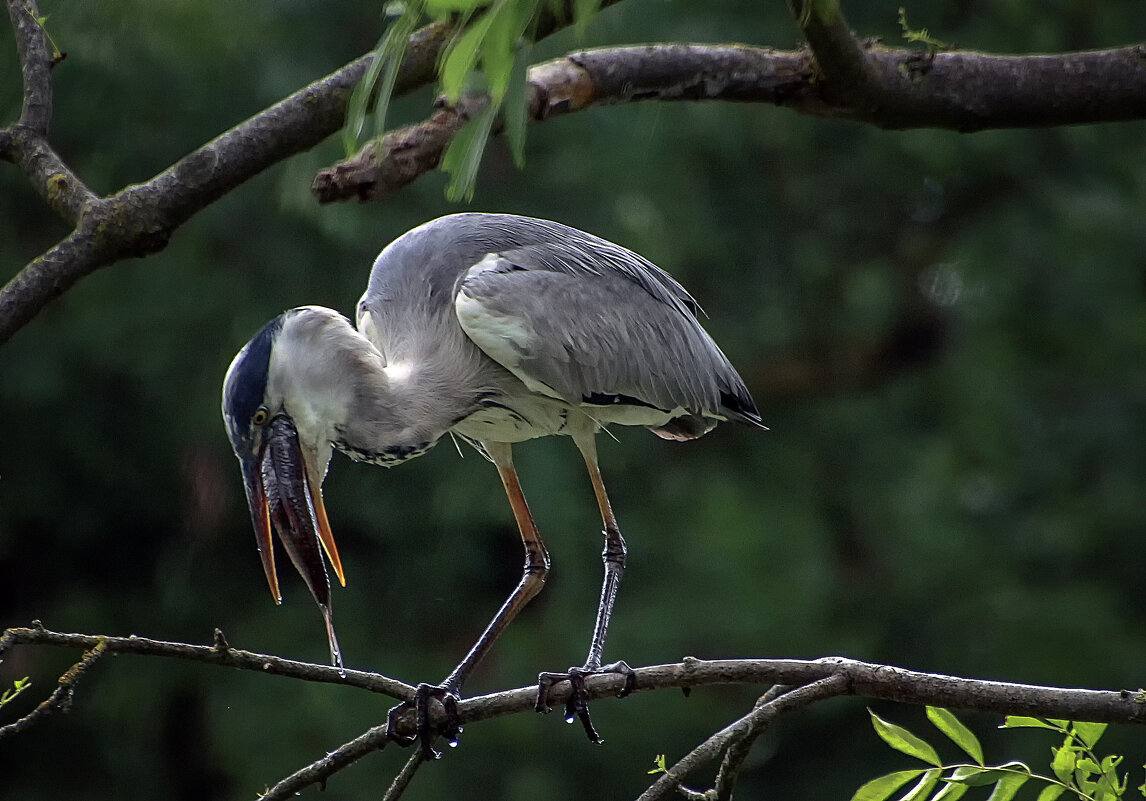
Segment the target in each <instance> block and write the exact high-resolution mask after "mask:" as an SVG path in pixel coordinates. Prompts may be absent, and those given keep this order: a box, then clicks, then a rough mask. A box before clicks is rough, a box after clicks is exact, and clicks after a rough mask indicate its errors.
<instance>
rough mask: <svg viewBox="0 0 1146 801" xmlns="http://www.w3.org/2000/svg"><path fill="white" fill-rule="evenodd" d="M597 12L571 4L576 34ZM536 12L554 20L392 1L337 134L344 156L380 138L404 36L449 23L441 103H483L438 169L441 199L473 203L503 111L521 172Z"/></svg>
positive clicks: (540, 6)
mask: <svg viewBox="0 0 1146 801" xmlns="http://www.w3.org/2000/svg"><path fill="white" fill-rule="evenodd" d="M599 6H600V0H575V2H574V3H573V4H572V9H573V14H574V21H575V22H576V24H577V26H578V28H583V27H584V25H585V24H586V23H587V22H588V20H589V19H590V18H591V17H592V16H593V14H595V13H596V11H597V9H598V7H599ZM544 11H549V12H551V13H560V4H558V3H553V2H546V1H545V0H493V2H492V3H491V2H489V0H392V2H390V3H388V4H387V5H386V8H385V16H386V17H387V19H388V24H387V26H386V31H385V32H384V33H383V34H382V38H381V39H380V40H379V41H378V45H377V47H375V49H374V61H373V62H372V63H371V65H370V69H369V70H368V71H367V73H366V75H365V76H364V77H363V79H362V82H361V83H360V84H359V85H358V87H357V88H356V89H355V91H354V94H353V95H352V97H351V100H350V104H349V107H348V109H347V115H346V126H345V128H344V129H343V134H342V140H343V147H344V148H345V150H346V155H347V156H348V157H349V156H352V155H354V154H355V153H356V152H357V151H358V150H359V148H360V147H361V146H362V144H363V141H364V139H372V138H377V137H379V136H381V135H382V134H383V133H384V132H385V130H386V112H387V109H388V107H389V104H390V97H391V95H392V93H393V90H394V82H395V80H396V78H397V75H398V71H399V67H400V66H401V63H402V58H403V57H404V55H405V53H406V44H407V42H408V41H409V39H410V34H412V33H413V32H414V30H415V29H416V28H417V27H418V26H419V25H420V24H422V23H423V22H425V21H426V20H435V21H437V20H450V21H451V22H452V23H453V24H452V30H453V35H452V37H451V40H450V42H449V44H448V45H447V46H446V47H445V48H444V49H443V51H442V57H441V60H440V62H439V64H438V81H439V87H440V89H441V93H442V96H443V97H444V98H445V100H446V102H447V103H449V104H451V105H455V104H457V102H458V100H459V99H460V98H461V97H462V95H463V94H474V95H477V96H479V97H482V98H483V99H484V100H486V102H485V103H483V104H482V105H481V106H480V108H481V110H480V111H479V112H478V113H476V114H474V115H473V116H472V117H471V119H470V120H469V121H468V122H467V124H466V126H465V127H464V128H463V129H462V130H461V131H460V132H459V133H458V135H457V136H456V137H455V138H454V141H453V142H452V143H451V145H450V147H449V148H448V149H447V151H446V153H445V155H444V156H443V157H442V169H443V170H445V171H446V172H447V173H449V175H450V184H449V186H448V188H447V190H446V194H447V197H448V198H449V199H450V200H451V201H457V200H461V199H462V198H465V199H467V200H468V199H470V198H471V197H472V196H473V190H474V183H475V180H476V178H477V169H478V165H479V164H480V162H481V154H482V151H483V150H484V149H485V143H486V140H487V139H488V138H489V135H490V133H491V132H492V131H493V126H494V121H495V120H496V119H497V117H498V113H499V112H500V111H502V110H503V109H504V115H503V122H504V125H505V134H506V138H507V139H508V141H509V146H510V150H511V151H512V153H513V158H514V160H515V161H516V162H517V164H518V166H521V165H522V163H523V162H524V152H525V125H526V121H527V114H526V112H527V108H526V98H525V71H526V69H527V67H528V65H529V51H530V42H531V40H532V38H533V37H532V35H531V32H532V30H533V29H534V28H535V26H536V23H537V20H538V18H539V16H540V14H541V13H542V12H544ZM371 100H373V101H374V105H373V110H372V111H371ZM368 122H369V127H370V129H371V130H370V133H369V134H367V133H366V129H367V126H368Z"/></svg>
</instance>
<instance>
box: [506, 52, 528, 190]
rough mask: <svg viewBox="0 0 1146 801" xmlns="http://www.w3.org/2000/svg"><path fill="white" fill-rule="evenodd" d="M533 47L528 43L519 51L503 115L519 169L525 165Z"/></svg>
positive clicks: (511, 148) (514, 160)
mask: <svg viewBox="0 0 1146 801" xmlns="http://www.w3.org/2000/svg"><path fill="white" fill-rule="evenodd" d="M531 51H532V48H531V47H529V46H528V45H526V46H525V47H522V48H521V49H519V50H518V51H517V58H516V60H515V61H514V65H513V75H512V76H511V77H510V81H509V88H508V89H507V90H506V93H505V102H504V103H503V104H502V109H501V115H502V119H504V120H505V137H506V139H508V140H509V152H510V153H512V154H513V163H514V164H516V165H517V168H518V169H521V168H522V167H524V166H525V129H526V126H527V125H528V124H529V105H528V100H529V96H528V93H527V92H526V88H527V86H528V84H527V82H526V80H525V78H526V71H527V70H528V69H529V60H530V59H529V56H530V53H531Z"/></svg>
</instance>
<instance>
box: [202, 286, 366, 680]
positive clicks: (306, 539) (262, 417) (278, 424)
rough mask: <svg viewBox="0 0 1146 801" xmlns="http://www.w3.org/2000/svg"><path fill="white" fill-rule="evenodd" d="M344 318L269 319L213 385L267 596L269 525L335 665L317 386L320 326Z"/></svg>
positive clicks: (324, 451)
mask: <svg viewBox="0 0 1146 801" xmlns="http://www.w3.org/2000/svg"><path fill="white" fill-rule="evenodd" d="M337 321H341V323H342V325H345V326H346V327H349V323H347V322H346V320H345V318H343V317H342V316H341V315H339V314H337V313H336V312H332V311H330V310H328V309H318V308H316V307H304V308H300V309H293V310H291V311H289V312H285V313H284V314H281V315H279V316H278V317H276V318H275V319H273V320H271V321H270V322H269V323H267V324H266V325H265V326H263V327H262V329H260V330H259V332H258V333H257V334H255V336H254V337H253V338H252V339H251V341H250V342H248V343H247V344H246V345H245V346H244V347H243V349H242V350H240V351H239V353H238V355H237V356H235V359H234V361H232V362H231V366H230V368H229V369H228V370H227V377H226V378H225V379H224V381H223V421H224V423H225V425H226V428H227V436H228V437H229V438H230V440H231V447H232V448H234V451H235V456H237V457H238V459H239V464H240V466H241V468H242V473H243V484H244V486H245V487H246V494H247V504H248V506H249V508H250V512H251V522H252V523H253V525H254V528H255V537H256V540H257V543H258V548H259V556H260V557H261V558H262V563H263V570H264V571H265V573H266V576H267V583H268V584H269V585H270V588H271V594H272V595H273V596H274V598H275V601H276V602H281V601H282V595H281V593H280V592H279V583H278V576H277V574H276V572H275V557H274V549H273V547H272V541H271V527H272V525H273V527H274V530H275V531H276V532H277V533H278V537H279V540H280V541H281V542H282V544H283V547H284V548H285V549H286V552H287V555H288V556H289V557H290V560H291V562H292V563H293V564H294V566H295V568H296V569H297V570H298V572H299V573H300V574H301V575H302V577H303V579H304V580H305V581H306V585H307V587H308V588H309V589H310V591H311V594H312V595H313V596H314V599H315V601H316V602H317V603H318V605H319V608H320V609H321V611H322V614H323V618H324V619H325V621H326V627H327V635H328V637H329V639H330V649H331V656H332V658H333V659H334V661H335V664H337V665H341V655H340V653H339V650H338V643H337V640H336V639H335V637H334V627H333V624H332V622H331V613H330V608H331V603H330V581H329V579H328V577H327V573H326V566H325V565H324V564H323V559H322V553H321V552H320V545H321V549H322V550H325V551H326V556H327V558H328V559H329V560H330V564H331V566H332V567H333V568H334V572H335V573H336V574H337V576H338V579H339V581H340V582H341V583H342V584H343V585H344V586H345V584H346V579H345V577H344V575H343V572H342V563H341V561H340V560H339V558H338V550H337V548H336V547H335V545H334V537H333V535H332V534H331V531H330V523H329V522H328V521H327V517H326V509H325V507H324V506H323V503H322V480H323V478H324V477H325V475H326V468H327V465H328V464H329V461H330V454H331V446H330V438H329V436H328V434H327V431H328V428H329V426H330V425H331V423H332V422H333V421H328V420H325V419H324V418H329V417H330V416H331V412H330V408H329V407H330V398H329V397H325V396H326V395H329V389H328V387H329V383H327V385H326V387H327V388H324V386H323V384H324V375H323V370H324V364H323V352H322V351H323V345H324V336H323V331H324V330H325V329H326V328H327V327H329V326H330V325H332V324H336V323H337Z"/></svg>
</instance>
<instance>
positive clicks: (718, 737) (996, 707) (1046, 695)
mask: <svg viewBox="0 0 1146 801" xmlns="http://www.w3.org/2000/svg"><path fill="white" fill-rule="evenodd" d="M33 645H38V646H55V647H65V648H77V649H83V650H85V651H89V652H93V653H94V652H115V653H122V654H138V655H142V656H161V657H165V658H171V659H185V660H191V661H196V662H205V663H208V664H212V665H218V666H223V667H234V668H240V669H246V670H255V671H258V672H261V673H272V674H275V675H280V676H284V677H288V678H293V679H297V680H301V681H318V682H327V683H333V684H344V685H347V686H351V687H357V688H359V689H363V690H368V691H370V692H375V693H381V694H384V695H388V696H391V697H393V698H400V699H403V700H406V699H409V698H412V697H413V692H414V691H413V688H412V687H410V686H409V685H407V684H404V683H402V682H399V681H396V680H394V679H390V678H387V677H385V676H382V675H380V674H376V673H370V672H364V671H346V675H345V676H342V675H340V673H339V671H338V670H336V669H334V668H331V667H327V666H325V665H312V664H307V663H303V662H295V661H292V660H289V659H282V658H280V657H274V656H268V655H264V654H255V653H251V652H248V651H243V650H239V649H235V648H232V647H230V646H229V645H228V644H227V643H226V641H225V640H224V639H223V637H222V635H221V634H216V637H215V642H214V644H213V645H192V644H187V643H174V642H164V641H161V640H152V639H148V638H145V637H135V636H131V637H108V636H98V635H86V634H65V633H61V632H55V631H50V630H48V629H46V628H43V627H42V626H38V625H34V626H32V627H29V628H12V629H8V630H7V631H5V632H4V634H3V636H0V656H2V655H3V654H4V652H5V651H7V650H9V649H11V648H14V647H17V646H33ZM85 660H87V657H85ZM635 673H636V682H637V684H636V691H637V692H648V691H653V690H664V689H678V690H680V689H692V688H695V687H704V686H708V685H713V684H765V685H777V684H778V685H785V688H784V689H785V690H786V691H783V692H781V691H775V692H772V693H770V694H768V695H766V696H765V697H764V698H763V699H761V702H759V703H758V704H757V705H756V707H755V708H754V709H753V710H752V711H751V712H750V713H748V714H747V715H745V716H744V717H743V718H741V719H740V720H738V721H736V722H735V723H733V724H732V725H730V726H729V727H727V728H726V729H724V730H722V731H720V732H718V733H716V734H715V735H713V736H712V737H711V738H709V739H708V740H707V741H706V742H705V743H704V744H702V745H701V746H700V747H698V748H697V749H696V750H695V751H694V752H693V753H691V754H689V755H688V756H686V757H685V758H684V759H683V760H682V761H681V762H680V763H678V765H676V766H674V767H673V768H672V769H671V770H670V771H669V772H668V774H666V775H665V776H662V777H661V778H660V779H659V780H658V781H657V782H656V783H655V784H654V785H653V787H652V788H650V790H649V793H653V794H652V795H647V798H649V799H652V798H662V797H664V795H663V793H664V792H665V790H666V788H668V789H673V788H675V787H676V786H677V785H678V784H679V783H680V781H681V780H682V779H683V778H684V777H685V775H686V774H688V773H689V772H690V771H692V770H695V769H696V768H698V767H701V766H703V765H706V764H709V763H711V762H713V761H715V760H717V759H720V758H722V757H725V756H726V755H728V754H729V753H730V748H734V747H735V746H736V745H737V744H738V743H739V744H747V743H749V742H750V741H751V739H752V738H754V737H755V736H757V735H758V734H759V733H760V732H761V731H763V729H764V728H765V727H767V726H768V725H769V724H770V723H771V721H772V720H774V719H775V718H776V717H777V716H779V715H782V714H786V713H789V712H792V711H795V710H797V709H800V708H803V707H805V706H807V705H810V704H812V703H816V702H818V701H821V700H825V699H827V698H830V697H835V696H839V695H854V696H861V697H865V698H872V699H881V700H887V701H900V702H904V703H911V704H928V705H931V706H941V707H946V708H950V709H959V710H976V711H981V712H995V713H998V714H1011V715H1032V716H1039V717H1053V718H1065V719H1070V720H1088V721H1096V722H1106V723H1124V724H1143V723H1146V702H1144V700H1146V697H1144V695H1143V693H1142V691H1130V690H1122V691H1109V690H1081V689H1062V688H1055V687H1045V686H1037V685H1030V684H1014V683H1010V682H997V681H981V680H977V679H966V678H959V677H956V676H944V675H940V674H934V673H919V672H915V671H910V670H904V669H902V668H897V667H890V666H887V665H877V664H870V663H865V662H857V661H855V660H851V659H845V658H842V657H826V658H823V659H816V660H796V659H718V660H701V659H695V658H692V657H685V658H684V659H683V660H682V661H681V662H678V663H673V664H665V665H654V666H650V667H643V668H637V669H636V670H635ZM78 678H79V672H78V671H77V672H76V674H75V675H74V676H73V677H72V678H71V679H70V680H69V682H68V686H69V688H70V687H71V686H72V685H74V682H75V681H76V680H78ZM623 684H624V679H623V678H622V677H620V676H616V675H609V674H605V675H599V676H592V677H590V678H589V679H588V680H587V681H586V690H587V692H588V695H589V699H590V700H598V699H603V698H609V697H614V696H616V694H617V692H618V691H619V690H620V689H621V687H622V686H623ZM789 688H795V689H789ZM69 692H70V690H69ZM568 693H569V683H568V682H560V683H558V684H556V685H554V686H553V688H552V689H551V691H550V700H551V701H552V702H553V703H555V704H561V703H563V702H564V701H565V700H566V697H567V695H568ZM536 695H537V688H536V686H530V687H520V688H517V689H514V690H506V691H503V692H497V693H491V694H489V695H481V696H475V697H473V698H466V699H464V700H462V701H461V702H460V703H459V705H458V716H459V718H460V720H461V722H462V723H463V724H466V725H468V724H473V723H478V722H480V721H483V720H490V719H493V718H501V717H506V716H508V715H516V714H523V713H528V714H532V712H533V710H534V705H535V701H536ZM432 718H433V721H434V722H435V723H437V724H442V723H444V722H445V721H444V714H443V713H442V710H441V708H440V706H436V707H435V708H434V710H433V714H432ZM397 729H398V734H399V735H408V734H412V733H413V729H414V721H413V714H412V713H411V714H410V715H408V716H407V717H406V718H403V719H401V720H399V721H398V725H397ZM387 743H388V740H387V738H386V726H385V724H384V723H383V724H381V725H378V726H376V727H373V728H371V729H369V730H367V731H366V732H364V733H363V734H361V735H359V736H358V737H356V738H354V739H353V740H351V741H349V742H347V743H345V744H343V745H341V746H339V747H338V748H335V749H334V750H332V751H331V752H330V753H328V754H327V755H326V756H324V757H323V758H322V759H319V760H317V761H315V762H313V763H311V764H310V765H307V766H305V767H304V768H302V769H300V770H299V771H297V772H296V773H294V774H292V775H291V776H288V777H287V778H285V779H283V780H282V781H281V782H279V783H278V784H277V785H275V787H273V788H272V789H271V791H270V792H269V793H268V794H267V795H266V796H264V797H265V798H267V799H277V798H284V799H285V798H288V797H290V796H292V795H293V794H294V793H296V792H298V791H299V790H300V789H302V788H304V787H307V786H309V785H312V784H316V783H320V782H322V781H324V780H325V779H326V778H328V777H329V776H331V775H333V774H334V773H336V772H338V771H340V770H342V769H343V768H345V767H347V766H348V765H350V764H352V763H354V762H356V761H357V760H359V759H361V758H362V757H364V756H366V755H367V754H369V753H371V752H373V751H376V750H378V749H380V748H382V747H384V746H386V745H387ZM733 757H734V758H735V754H733ZM729 771H730V774H729V777H728V778H731V776H732V775H734V773H735V766H731V767H730V769H729ZM727 780H728V779H727V778H726V781H727Z"/></svg>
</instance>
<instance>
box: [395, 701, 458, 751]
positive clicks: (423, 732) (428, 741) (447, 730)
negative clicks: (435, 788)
mask: <svg viewBox="0 0 1146 801" xmlns="http://www.w3.org/2000/svg"><path fill="white" fill-rule="evenodd" d="M433 699H437V700H438V702H439V703H441V705H442V709H443V710H444V711H445V714H446V722H445V725H444V726H442V728H441V730H440V731H435V730H434V727H433V723H432V721H431V719H430V701H431V700H433ZM411 708H413V709H414V710H415V713H416V715H417V717H416V721H415V728H416V733H414V734H412V735H401V734H398V733H397V731H396V728H397V722H398V719H399V718H400V717H402V716H403V715H404V714H406V713H407V712H408V711H410V709H411ZM461 733H462V726H461V721H460V720H459V719H458V695H457V693H455V692H454V691H453V690H451V689H450V688H448V687H446V686H445V685H437V684H425V683H422V684H419V685H418V687H417V689H416V691H415V693H414V700H413V701H403V702H402V703H400V704H398V705H397V706H395V707H393V708H391V709H390V711H389V712H387V713H386V736H387V737H388V738H389V739H391V740H393V741H394V742H396V743H397V744H398V745H401V746H408V745H413V744H414V743H415V742H416V743H419V744H420V745H421V750H422V757H423V759H427V760H429V759H440V758H441V756H442V752H441V751H438V750H437V749H435V748H434V740H436V739H437V737H438V735H439V734H441V735H442V736H443V737H445V738H446V742H448V743H449V744H450V745H451V746H456V745H457V744H458V737H460V736H461Z"/></svg>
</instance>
